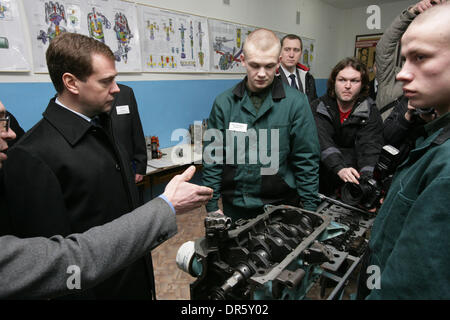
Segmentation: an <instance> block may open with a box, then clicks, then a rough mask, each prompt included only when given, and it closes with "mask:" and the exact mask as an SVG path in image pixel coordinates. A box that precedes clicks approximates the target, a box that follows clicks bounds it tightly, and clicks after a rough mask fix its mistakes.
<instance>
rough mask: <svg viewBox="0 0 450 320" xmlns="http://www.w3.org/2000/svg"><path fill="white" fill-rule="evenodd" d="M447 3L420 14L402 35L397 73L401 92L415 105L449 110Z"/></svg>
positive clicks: (449, 27) (441, 112)
mask: <svg viewBox="0 0 450 320" xmlns="http://www.w3.org/2000/svg"><path fill="white" fill-rule="evenodd" d="M449 16H450V3H448V2H447V3H444V4H439V5H436V6H434V7H432V8H430V9H428V10H427V11H425V12H423V13H421V14H420V15H419V16H417V18H416V19H415V20H414V21H413V22H412V23H411V24H410V26H409V28H408V29H407V31H406V32H405V34H404V35H403V37H402V56H403V57H404V59H405V63H404V65H403V67H402V70H401V71H400V72H399V73H398V74H397V80H399V81H402V82H403V92H404V95H405V96H406V97H407V98H408V99H409V103H410V104H411V105H412V106H413V107H416V108H434V109H435V110H436V112H437V114H438V115H440V116H441V115H444V114H445V113H447V112H449V111H450V94H449V93H450V24H449V23H448V17H449Z"/></svg>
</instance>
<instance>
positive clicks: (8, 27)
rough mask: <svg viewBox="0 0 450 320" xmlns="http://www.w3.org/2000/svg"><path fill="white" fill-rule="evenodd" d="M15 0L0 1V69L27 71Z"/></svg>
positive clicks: (22, 34) (27, 63)
mask: <svg viewBox="0 0 450 320" xmlns="http://www.w3.org/2000/svg"><path fill="white" fill-rule="evenodd" d="M29 70H30V63H29V61H28V58H27V52H26V47H25V37H24V33H23V29H22V22H21V18H20V14H19V9H18V5H17V0H1V1H0V71H5V72H11V71H29Z"/></svg>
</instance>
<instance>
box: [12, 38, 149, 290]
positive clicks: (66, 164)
mask: <svg viewBox="0 0 450 320" xmlns="http://www.w3.org/2000/svg"><path fill="white" fill-rule="evenodd" d="M46 58H47V66H48V70H49V74H50V77H51V79H52V82H53V84H54V86H55V89H56V91H57V96H56V97H55V98H53V99H51V100H50V103H49V105H48V107H47V109H46V110H45V112H44V114H43V119H42V120H41V121H40V122H38V123H37V124H36V125H35V126H34V127H33V128H32V129H30V130H29V131H28V132H27V133H26V134H25V135H24V136H23V137H22V139H21V140H20V141H19V142H18V143H17V144H16V145H15V146H14V148H11V149H10V150H9V152H8V158H9V160H8V161H7V162H6V163H5V166H4V180H5V184H6V185H7V186H8V188H7V189H6V200H7V206H8V213H9V221H10V226H9V227H10V234H13V235H16V236H19V237H32V236H53V235H55V234H59V235H62V236H65V235H68V234H70V233H78V232H84V231H86V230H88V229H89V228H91V227H93V226H97V225H101V224H104V223H106V222H109V221H111V220H113V219H116V218H118V217H120V216H121V215H123V214H125V213H126V212H130V211H131V210H132V209H134V208H135V207H136V206H137V203H138V195H137V190H136V188H135V187H134V174H133V173H132V172H131V168H130V166H129V165H128V163H127V160H126V156H125V155H124V154H123V152H122V151H121V149H122V148H121V147H120V146H119V145H118V143H117V142H116V141H114V138H113V135H112V134H111V119H110V117H109V113H110V111H111V107H112V104H113V101H114V94H116V93H118V92H119V87H118V86H117V84H116V82H115V77H116V75H117V71H116V68H115V60H114V54H113V53H112V51H111V50H110V49H109V48H108V47H107V46H106V45H104V44H103V43H101V42H99V41H96V40H94V39H91V38H89V37H86V36H83V35H79V34H72V33H65V34H63V35H60V36H58V37H56V38H55V39H54V40H52V42H51V43H50V46H49V48H48V50H47V53H46ZM148 265H149V264H148V262H147V261H145V259H139V260H137V261H136V262H135V263H133V264H131V265H130V266H128V267H127V268H125V269H123V270H121V271H120V272H117V273H116V274H114V275H113V276H111V277H110V278H108V279H107V280H105V281H104V282H102V283H100V284H99V285H97V286H96V287H94V288H93V290H89V291H83V293H82V295H80V296H79V297H77V298H80V297H81V298H84V299H105V298H106V299H108V298H111V299H117V298H121V299H123V298H131V299H150V298H151V296H152V292H151V280H150V279H151V277H152V274H153V270H152V269H151V268H149V267H148Z"/></svg>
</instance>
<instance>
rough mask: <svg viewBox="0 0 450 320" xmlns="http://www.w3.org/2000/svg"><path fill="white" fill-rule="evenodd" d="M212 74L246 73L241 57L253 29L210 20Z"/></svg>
mask: <svg viewBox="0 0 450 320" xmlns="http://www.w3.org/2000/svg"><path fill="white" fill-rule="evenodd" d="M208 24H209V33H210V49H211V69H210V71H211V72H220V73H245V68H244V67H243V66H242V64H241V59H240V55H241V53H242V47H243V45H244V41H245V39H246V38H247V35H248V34H250V33H251V32H252V31H253V30H254V29H256V28H253V27H249V26H243V25H238V24H233V23H229V22H225V21H220V20H214V19H209V20H208Z"/></svg>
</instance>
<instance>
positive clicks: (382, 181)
mask: <svg viewBox="0 0 450 320" xmlns="http://www.w3.org/2000/svg"><path fill="white" fill-rule="evenodd" d="M398 156H399V150H398V149H397V148H395V147H393V146H391V145H386V146H384V147H383V149H382V150H381V154H380V158H379V160H378V163H377V164H376V166H375V169H374V171H373V176H372V177H368V176H362V177H361V179H360V181H359V184H356V183H350V182H348V183H346V184H344V186H343V187H342V189H341V199H342V201H343V202H345V203H347V204H349V205H352V206H361V207H363V208H364V209H372V208H375V207H377V206H378V205H379V202H380V199H381V198H382V197H383V196H384V195H385V194H386V192H387V191H388V189H389V187H390V185H391V181H392V176H393V174H394V171H395V168H397V166H398Z"/></svg>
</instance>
